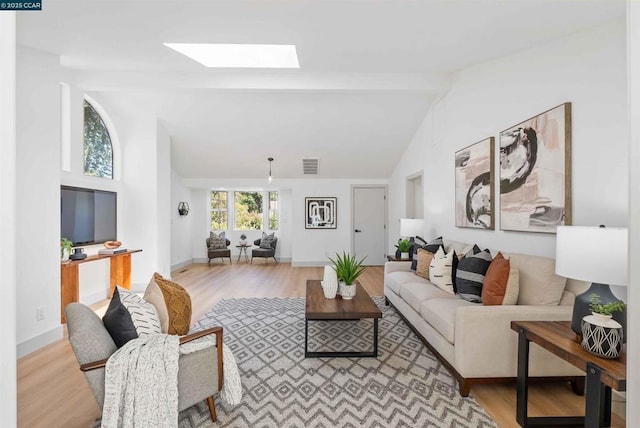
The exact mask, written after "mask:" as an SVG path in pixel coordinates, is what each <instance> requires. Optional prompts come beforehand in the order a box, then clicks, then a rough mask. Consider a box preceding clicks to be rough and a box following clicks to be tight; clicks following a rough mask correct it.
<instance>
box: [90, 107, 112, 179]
mask: <svg viewBox="0 0 640 428" xmlns="http://www.w3.org/2000/svg"><path fill="white" fill-rule="evenodd" d="M84 174H85V175H90V176H93V177H103V178H111V179H113V146H112V144H111V137H110V136H109V130H108V129H107V126H106V125H105V124H104V121H103V120H102V117H100V114H99V113H98V112H97V111H96V109H95V108H93V106H92V105H91V104H89V103H88V102H87V100H84Z"/></svg>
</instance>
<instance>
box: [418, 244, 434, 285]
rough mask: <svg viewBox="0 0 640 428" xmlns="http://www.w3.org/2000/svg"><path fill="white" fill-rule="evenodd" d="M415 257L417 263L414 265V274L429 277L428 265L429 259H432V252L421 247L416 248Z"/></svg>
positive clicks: (429, 263)
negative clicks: (416, 253)
mask: <svg viewBox="0 0 640 428" xmlns="http://www.w3.org/2000/svg"><path fill="white" fill-rule="evenodd" d="M417 257H418V264H417V266H416V275H418V276H421V277H423V278H426V279H429V266H430V265H431V260H432V259H433V253H430V252H429V251H427V250H425V249H423V248H418V255H417Z"/></svg>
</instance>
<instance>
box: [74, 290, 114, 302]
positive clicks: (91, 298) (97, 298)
mask: <svg viewBox="0 0 640 428" xmlns="http://www.w3.org/2000/svg"><path fill="white" fill-rule="evenodd" d="M109 297H110V296H109V289H106V290H103V291H99V292H97V293H93V294H90V295H88V296H82V297H81V298H80V303H82V304H84V305H87V306H90V305H93V304H94V303H98V302H101V301H103V300H104V299H108V298H109Z"/></svg>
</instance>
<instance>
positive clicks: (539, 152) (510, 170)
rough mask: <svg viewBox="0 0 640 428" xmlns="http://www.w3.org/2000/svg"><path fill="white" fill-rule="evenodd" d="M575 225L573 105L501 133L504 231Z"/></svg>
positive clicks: (541, 114)
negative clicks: (572, 158)
mask: <svg viewBox="0 0 640 428" xmlns="http://www.w3.org/2000/svg"><path fill="white" fill-rule="evenodd" d="M570 224H571V103H564V104H561V105H559V106H557V107H554V108H552V109H551V110H548V111H545V112H544V113H540V114H539V115H537V116H535V117H532V118H531V119H528V120H526V121H524V122H522V123H519V124H517V125H515V126H512V127H511V128H509V129H506V130H504V131H502V132H501V133H500V229H502V230H518V231H525V232H545V233H555V232H556V227H557V226H561V225H570Z"/></svg>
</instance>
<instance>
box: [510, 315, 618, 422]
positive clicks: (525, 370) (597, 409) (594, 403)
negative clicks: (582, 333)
mask: <svg viewBox="0 0 640 428" xmlns="http://www.w3.org/2000/svg"><path fill="white" fill-rule="evenodd" d="M511 329H512V330H514V331H516V332H518V390H517V402H516V420H517V422H518V423H519V424H520V426H522V427H530V426H542V425H544V426H563V427H570V426H580V427H582V426H584V427H586V428H595V427H604V426H610V425H611V388H613V389H615V390H616V391H625V390H626V388H627V381H626V375H627V355H626V352H625V351H623V352H622V354H621V355H620V358H617V359H606V358H600V357H598V356H596V355H593V354H591V353H589V352H587V351H586V350H585V349H583V348H582V346H581V345H580V343H578V342H577V341H576V335H575V333H574V332H573V330H571V323H570V322H569V321H512V322H511ZM530 342H533V343H535V344H537V345H539V346H540V347H542V348H544V349H546V350H547V351H549V352H551V353H552V354H554V355H556V356H558V357H560V358H562V359H563V360H565V361H567V362H568V363H571V364H573V365H574V366H576V367H577V368H579V369H580V370H582V371H585V372H586V373H587V381H586V388H585V415H584V417H582V416H564V417H560V416H558V417H536V418H532V417H528V416H527V400H528V387H529V385H528V383H529V382H528V378H529V344H530Z"/></svg>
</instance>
